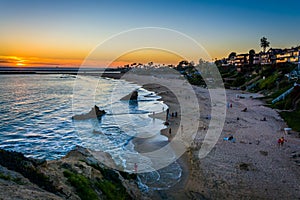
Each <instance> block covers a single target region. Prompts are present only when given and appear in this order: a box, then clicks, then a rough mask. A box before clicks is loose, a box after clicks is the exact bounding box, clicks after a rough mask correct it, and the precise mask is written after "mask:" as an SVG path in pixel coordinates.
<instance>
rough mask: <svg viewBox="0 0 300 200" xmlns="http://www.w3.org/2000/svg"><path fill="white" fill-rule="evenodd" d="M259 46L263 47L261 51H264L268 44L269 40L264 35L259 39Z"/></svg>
mask: <svg viewBox="0 0 300 200" xmlns="http://www.w3.org/2000/svg"><path fill="white" fill-rule="evenodd" d="M260 46H261V47H262V48H263V52H264V53H266V48H267V47H269V46H270V42H269V41H268V39H267V38H266V37H262V38H261V39H260Z"/></svg>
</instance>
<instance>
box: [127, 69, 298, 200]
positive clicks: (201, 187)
mask: <svg viewBox="0 0 300 200" xmlns="http://www.w3.org/2000/svg"><path fill="white" fill-rule="evenodd" d="M174 78H176V77H167V76H164V77H153V76H136V75H128V76H126V77H125V79H126V80H129V81H132V82H136V83H138V84H140V85H144V86H143V87H144V88H145V89H147V90H150V91H154V92H156V93H157V94H158V95H160V96H161V97H162V100H163V101H164V102H165V103H166V104H167V105H168V106H169V109H170V113H171V112H175V111H176V112H178V117H171V118H170V120H169V123H170V125H169V126H168V127H167V128H166V129H164V130H162V131H161V133H162V134H163V135H165V136H167V137H168V138H169V140H170V141H172V139H174V137H176V134H180V132H181V130H180V128H179V127H180V126H181V125H182V124H184V123H185V122H182V121H181V119H182V114H183V113H181V112H180V111H181V109H180V106H182V105H180V103H179V102H182V101H180V99H181V97H184V96H185V97H186V95H187V93H185V91H186V90H185V88H184V87H185V86H184V85H183V84H182V82H180V81H176V80H175V81H174ZM177 78H178V77H177ZM179 78H180V77H179ZM153 79H155V80H153ZM164 81H172V86H174V88H177V90H176V91H177V92H176V95H175V94H174V89H173V88H168V89H167V88H166V87H164ZM150 82H156V83H157V84H149V83H150ZM160 82H162V84H161V85H160ZM147 83H148V84H147ZM192 88H193V90H194V91H195V94H196V96H197V99H198V102H199V106H200V110H201V113H200V115H199V116H200V117H199V116H198V115H195V114H192V115H191V116H196V117H197V118H198V120H199V123H198V126H199V127H198V130H197V131H196V132H195V133H191V135H193V136H195V137H194V139H193V141H192V142H191V144H190V145H189V146H187V147H186V153H184V154H183V156H181V157H180V159H179V161H178V162H179V163H180V164H181V166H182V169H183V174H182V179H181V181H180V182H179V183H177V184H176V185H175V186H174V187H172V188H170V189H169V190H167V191H159V192H158V194H157V195H158V196H156V197H160V198H163V199H187V198H188V199H299V198H300V185H299V182H300V172H299V161H300V140H299V134H298V133H295V132H290V133H288V134H285V132H284V131H283V128H285V127H287V125H286V124H285V122H284V121H283V120H282V119H281V118H280V116H279V115H278V113H277V112H276V111H275V110H273V109H271V108H268V107H265V106H264V105H263V102H262V101H261V100H258V99H253V98H243V99H242V98H237V94H240V93H241V91H233V90H226V96H227V102H228V103H229V104H228V105H230V104H232V107H230V106H228V108H227V112H226V120H225V124H224V127H223V131H222V133H221V135H220V137H219V139H218V141H217V143H216V145H215V146H214V148H213V149H212V151H210V153H209V154H208V155H207V156H206V157H204V158H202V159H199V158H198V152H199V149H200V148H201V144H202V141H203V138H204V136H205V134H206V132H207V127H208V125H209V121H210V118H209V117H205V116H209V114H210V109H211V105H210V97H209V93H208V91H207V89H204V88H201V87H196V86H193V87H192ZM172 91H173V92H172ZM178 91H179V92H178ZM249 96H250V95H248V97H249ZM245 108H247V111H246V112H242V110H243V109H245ZM184 112H185V113H193V112H194V110H193V107H192V106H191V107H190V110H189V107H186V106H185V110H184ZM165 116H166V113H165V111H164V112H162V113H157V114H155V116H154V117H156V118H160V119H162V120H165ZM264 118H265V121H264V120H263V119H264ZM190 123H193V124H194V122H193V119H191V122H190ZM184 126H185V127H184V132H188V131H189V130H188V129H186V127H187V126H186V125H185V124H184ZM170 128H171V130H172V131H171V134H170V133H169V129H170ZM189 136H190V135H189ZM229 136H233V138H234V140H230V141H227V140H224V138H225V139H226V138H228V137H229ZM282 136H284V137H285V139H286V142H285V143H284V145H283V146H282V147H279V145H278V144H277V140H278V139H279V138H280V137H282Z"/></svg>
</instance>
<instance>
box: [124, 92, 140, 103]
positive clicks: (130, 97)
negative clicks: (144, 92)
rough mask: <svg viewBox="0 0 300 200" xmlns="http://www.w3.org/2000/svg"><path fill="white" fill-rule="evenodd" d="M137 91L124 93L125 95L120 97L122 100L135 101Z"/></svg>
mask: <svg viewBox="0 0 300 200" xmlns="http://www.w3.org/2000/svg"><path fill="white" fill-rule="evenodd" d="M138 96H139V94H138V91H137V90H135V91H133V92H131V93H130V94H128V95H126V96H125V97H123V98H121V100H122V101H129V100H133V101H137V99H138Z"/></svg>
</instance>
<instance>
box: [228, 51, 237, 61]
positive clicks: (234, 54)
mask: <svg viewBox="0 0 300 200" xmlns="http://www.w3.org/2000/svg"><path fill="white" fill-rule="evenodd" d="M234 57H236V52H231V53H230V54H229V56H228V59H229V60H233V59H234Z"/></svg>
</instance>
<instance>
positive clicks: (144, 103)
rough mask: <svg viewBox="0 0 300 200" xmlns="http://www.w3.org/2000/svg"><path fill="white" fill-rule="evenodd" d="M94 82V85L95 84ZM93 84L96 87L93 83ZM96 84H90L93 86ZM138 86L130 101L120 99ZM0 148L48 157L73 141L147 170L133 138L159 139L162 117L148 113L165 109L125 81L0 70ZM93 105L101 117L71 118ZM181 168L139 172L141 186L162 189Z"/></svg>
mask: <svg viewBox="0 0 300 200" xmlns="http://www.w3.org/2000/svg"><path fill="white" fill-rule="evenodd" d="M95 84H96V85H95ZM95 86H96V87H95ZM95 88H96V89H95ZM133 90H138V92H139V97H138V101H137V102H135V103H129V102H128V101H122V100H120V99H121V98H122V97H124V96H125V95H127V94H129V93H130V92H132V91H133ZM0 91H1V94H0V116H1V120H0V138H1V139H0V148H3V149H6V150H12V151H18V152H22V153H23V154H24V155H25V156H27V157H32V158H38V159H46V160H53V159H59V158H61V157H63V156H65V155H66V154H67V153H68V152H69V151H70V150H72V149H74V147H75V146H76V145H79V146H83V147H86V148H89V149H91V150H93V151H104V152H107V153H109V154H110V155H111V156H112V158H113V159H114V161H115V163H116V165H118V166H122V168H123V169H124V170H125V171H129V172H130V171H132V170H133V164H134V163H133V162H131V160H132V158H135V159H136V158H138V160H139V163H141V164H142V165H144V166H143V167H144V168H150V169H151V163H152V162H151V159H149V158H147V157H145V156H141V155H140V154H139V153H138V152H136V151H135V149H134V143H133V142H132V141H133V139H134V138H135V137H139V138H151V140H149V141H152V142H153V141H156V142H162V141H166V140H167V138H166V137H164V136H161V135H160V130H161V129H163V128H165V126H164V125H163V121H161V120H158V119H155V120H154V119H152V118H150V117H149V114H152V113H153V112H155V113H158V112H162V110H165V109H166V108H167V106H166V105H165V104H164V103H163V102H162V101H160V100H159V98H160V97H159V96H157V95H156V94H155V93H153V92H151V91H147V90H145V89H143V88H142V87H141V86H139V85H137V84H134V83H129V82H127V81H125V80H116V79H107V78H97V77H92V76H77V77H76V76H71V75H60V74H55V75H1V79H0ZM94 105H97V106H99V108H100V109H103V110H105V111H106V112H107V113H106V114H105V115H104V116H103V117H102V118H101V120H97V119H88V120H80V121H79V120H72V116H74V115H75V114H82V113H88V112H89V111H90V110H91V108H92V107H93V106H94ZM180 176H181V168H180V166H179V164H177V163H176V162H175V163H172V164H171V165H170V166H169V167H166V168H164V169H160V170H155V169H153V171H152V172H149V173H142V174H140V175H139V177H140V179H141V182H142V183H143V185H144V186H145V187H147V188H153V189H164V188H168V187H170V186H172V185H173V184H175V183H176V182H178V181H179V179H180Z"/></svg>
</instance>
